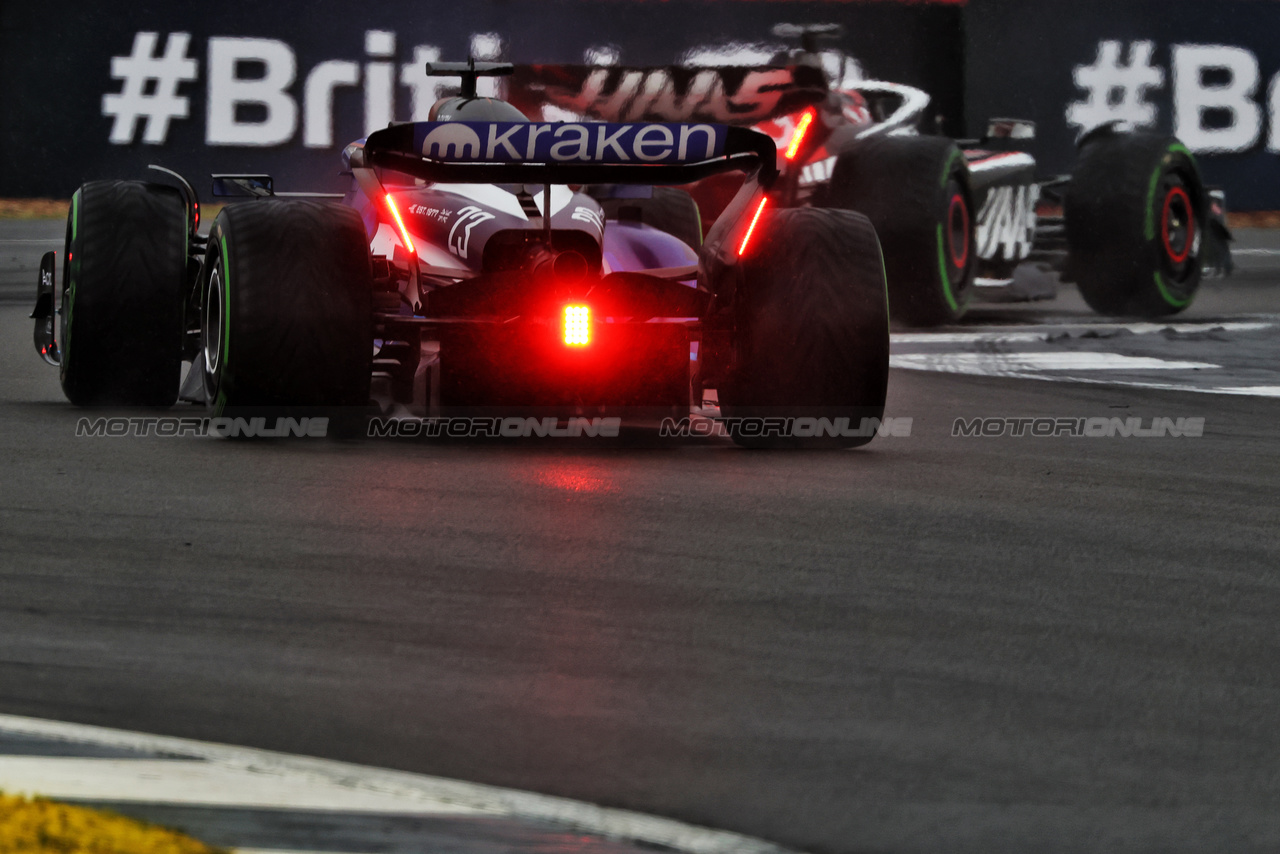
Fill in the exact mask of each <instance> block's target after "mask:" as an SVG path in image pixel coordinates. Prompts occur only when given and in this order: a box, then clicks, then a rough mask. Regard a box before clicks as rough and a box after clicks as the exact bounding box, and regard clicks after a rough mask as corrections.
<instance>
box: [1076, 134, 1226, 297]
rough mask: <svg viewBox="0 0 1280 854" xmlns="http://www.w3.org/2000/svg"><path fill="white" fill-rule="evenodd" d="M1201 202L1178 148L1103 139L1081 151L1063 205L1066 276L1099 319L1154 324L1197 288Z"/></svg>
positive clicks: (1159, 139)
mask: <svg viewBox="0 0 1280 854" xmlns="http://www.w3.org/2000/svg"><path fill="white" fill-rule="evenodd" d="M1207 209H1208V205H1207V200H1206V196H1205V192H1204V185H1203V184H1202V182H1201V179H1200V173H1199V170H1198V169H1197V168H1196V164H1195V160H1194V159H1193V158H1192V156H1191V152H1189V151H1188V150H1187V149H1186V147H1185V146H1183V145H1182V143H1180V142H1178V141H1177V140H1176V139H1174V138H1173V137H1168V136H1163V135H1161V134H1155V133H1103V134H1100V135H1098V136H1097V137H1095V138H1094V139H1092V140H1088V141H1086V142H1085V144H1084V148H1083V150H1082V151H1081V153H1080V161H1079V163H1078V164H1077V166H1076V171H1075V174H1074V175H1073V177H1072V179H1071V183H1070V184H1069V185H1068V187H1067V193H1066V197H1065V198H1064V200H1063V213H1064V215H1065V217H1066V231H1067V249H1068V252H1069V261H1068V270H1069V271H1070V273H1071V274H1072V276H1073V277H1074V278H1075V280H1076V284H1077V286H1078V287H1079V289H1080V295H1081V296H1082V297H1084V301H1085V302H1086V303H1088V304H1089V307H1090V308H1092V309H1093V310H1094V311H1097V312H1099V313H1101V314H1109V315H1133V316H1137V317H1159V316H1161V315H1168V314H1176V313H1177V312H1180V311H1182V310H1183V309H1185V308H1186V307H1187V306H1189V305H1190V304H1191V300H1192V298H1193V297H1194V296H1195V292H1196V289H1197V288H1199V286H1200V272H1201V265H1202V246H1203V244H1204V239H1203V238H1204V234H1205V229H1206V228H1207Z"/></svg>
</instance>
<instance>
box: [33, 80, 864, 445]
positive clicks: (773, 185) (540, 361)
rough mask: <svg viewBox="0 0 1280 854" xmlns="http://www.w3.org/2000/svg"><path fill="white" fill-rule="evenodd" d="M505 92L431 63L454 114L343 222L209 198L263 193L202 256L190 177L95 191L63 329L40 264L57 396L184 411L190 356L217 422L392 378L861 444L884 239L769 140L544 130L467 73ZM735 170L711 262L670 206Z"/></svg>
mask: <svg viewBox="0 0 1280 854" xmlns="http://www.w3.org/2000/svg"><path fill="white" fill-rule="evenodd" d="M511 71H512V67H511V66H510V65H506V64H499V63H477V62H474V61H472V62H470V63H466V64H462V63H456V64H454V63H435V64H433V65H429V66H428V73H431V74H436V75H448V76H458V77H461V79H462V83H463V86H462V94H461V95H460V96H459V97H456V98H450V99H444V100H442V101H441V102H439V103H437V104H436V106H435V107H434V108H433V110H432V113H431V116H430V119H431V120H430V121H427V122H420V123H413V124H400V125H392V126H390V127H388V128H386V129H384V130H380V131H377V132H375V133H373V134H371V135H370V136H369V137H368V138H367V139H365V140H361V141H358V142H356V143H353V144H352V145H349V146H348V147H347V148H346V149H345V150H344V152H343V155H342V156H343V163H344V167H345V169H346V170H347V171H348V172H349V173H350V174H351V176H352V185H351V188H350V190H349V192H347V193H346V195H345V197H343V198H342V199H341V202H340V203H335V201H334V200H331V199H314V198H279V197H273V196H276V195H277V194H275V193H274V190H273V186H272V181H271V179H270V178H269V177H268V176H265V175H222V176H215V181H214V187H215V193H216V194H228V193H240V194H244V195H248V196H251V197H253V198H252V200H251V201H245V202H243V203H237V204H229V205H228V206H227V207H226V208H224V209H223V210H222V212H221V213H219V215H218V217H217V219H216V220H215V222H214V223H213V225H212V228H211V229H210V231H209V233H208V236H207V237H205V236H202V235H201V234H200V232H199V231H198V230H197V229H198V224H199V203H198V200H197V198H196V194H195V192H194V190H193V189H192V187H191V185H190V184H189V183H188V182H187V181H186V180H184V179H182V178H181V177H180V176H177V175H175V174H174V173H169V172H167V171H166V170H161V173H162V174H164V175H165V176H166V179H167V180H168V181H170V182H171V184H172V186H170V185H168V184H162V183H144V182H139V181H96V182H92V183H88V184H85V185H83V186H81V187H80V189H79V190H78V191H77V192H76V193H75V195H74V196H73V198H72V205H71V211H70V215H69V218H68V223H67V238H66V255H65V263H64V265H63V270H62V284H61V288H60V292H61V300H60V303H61V311H55V305H54V303H55V286H54V282H55V278H56V277H55V269H54V265H55V259H54V257H53V253H49V254H48V255H46V257H45V259H44V261H43V263H42V265H41V280H40V285H39V290H38V295H37V306H36V310H35V312H34V314H33V316H34V317H35V318H36V333H35V338H36V346H37V349H38V350H39V351H40V353H41V354H42V355H43V356H44V358H45V359H46V360H47V361H49V362H50V363H52V364H56V365H58V366H59V368H60V371H61V379H62V387H63V389H64V391H65V393H66V395H67V397H68V398H69V399H70V400H71V402H72V403H75V404H77V405H85V406H89V405H126V406H161V407H163V406H169V405H171V404H173V403H174V402H175V400H176V399H177V398H178V397H179V393H180V389H179V377H180V373H181V369H182V363H183V362H184V361H187V362H190V363H191V368H190V370H189V372H188V377H187V381H186V382H185V383H184V384H183V387H182V389H181V396H182V397H183V398H184V399H190V400H194V401H203V402H204V403H206V405H207V406H208V407H209V409H210V410H211V412H212V414H213V415H215V416H225V417H231V416H250V415H255V416H256V415H265V416H271V415H275V416H277V417H278V416H280V415H286V414H291V413H304V412H315V411H317V410H319V411H320V412H326V411H332V410H333V409H335V408H345V407H354V408H358V409H363V408H364V407H365V406H366V404H367V403H368V401H369V399H370V390H371V378H373V377H375V376H377V377H380V378H381V381H380V383H379V384H380V385H384V386H389V388H390V393H391V396H392V397H393V398H394V400H395V402H396V403H398V404H400V405H401V406H402V407H404V408H405V409H406V410H407V411H414V410H412V409H410V407H413V406H414V405H416V406H417V407H418V408H417V410H416V411H418V412H421V413H424V414H427V413H429V414H433V415H434V414H448V413H456V412H462V413H473V414H474V413H476V412H488V413H494V414H496V415H499V416H503V417H504V418H502V419H499V421H498V422H494V423H500V424H501V425H502V426H501V429H503V430H505V428H506V424H507V421H506V420H505V417H507V416H511V417H513V418H514V419H515V422H514V426H517V427H518V426H519V425H520V417H519V416H528V417H534V416H538V417H541V416H544V415H545V416H548V417H550V416H554V417H555V418H565V417H571V416H580V417H581V416H596V415H609V414H613V413H621V415H623V416H626V417H642V418H645V419H648V420H651V419H652V418H653V417H654V416H663V417H671V418H672V419H673V420H677V423H679V422H680V421H683V422H684V423H685V424H686V425H687V424H688V421H687V419H689V417H690V413H691V406H692V407H699V406H701V405H702V403H703V399H704V390H705V389H708V388H714V389H716V391H717V392H718V403H719V410H718V412H714V414H715V415H717V416H718V417H720V418H721V423H722V425H728V429H727V430H726V431H725V432H728V433H729V435H731V436H732V437H733V439H734V440H735V441H737V442H738V443H739V444H744V445H755V446H852V445H859V444H863V443H865V442H867V441H869V440H870V439H871V437H873V436H874V435H875V433H876V425H878V424H879V419H880V418H881V417H882V415H883V411H884V400H885V387H886V382H887V375H888V346H889V339H888V308H887V299H886V292H885V278H884V273H883V265H882V260H881V254H880V248H879V245H878V243H877V241H876V236H875V232H874V229H873V228H872V226H871V224H870V222H868V220H867V218H866V217H864V216H862V215H861V214H857V213H853V212H851V211H846V210H827V209H824V208H821V207H818V206H813V205H806V206H804V207H797V206H795V204H794V196H795V194H794V192H793V191H792V190H790V189H788V188H787V187H786V185H783V186H781V187H780V186H779V185H778V169H777V166H776V148H775V145H774V143H773V141H772V140H771V139H769V138H768V137H767V136H765V135H764V134H761V133H758V132H756V131H753V130H750V129H746V128H740V127H728V126H726V125H723V124H719V123H713V122H693V123H680V122H674V123H643V122H613V123H599V122H560V123H551V122H530V121H529V120H528V119H527V118H526V117H525V116H524V115H523V114H521V113H520V112H519V111H518V110H517V109H515V108H514V107H513V106H511V105H510V104H508V103H505V102H503V101H500V100H497V99H492V98H482V97H477V94H476V83H477V78H479V77H482V76H486V75H506V74H509V73H510V72H511ZM730 171H734V172H739V173H743V174H744V175H745V179H743V178H738V179H736V181H737V183H738V184H739V185H740V186H738V187H737V189H736V191H735V193H734V195H733V198H732V200H731V201H730V202H729V203H728V204H727V205H726V206H725V209H724V210H723V212H722V213H721V215H720V216H719V217H718V218H717V219H716V221H715V222H714V224H713V225H711V227H710V229H709V231H708V233H707V236H706V240H705V243H704V241H703V239H702V238H703V235H702V229H701V226H700V223H699V219H698V211H697V208H696V206H695V204H694V202H693V200H692V199H691V198H690V197H689V195H688V194H687V193H683V192H681V191H678V190H673V189H670V188H669V185H680V184H689V183H691V182H697V181H699V180H702V179H705V178H708V177H710V176H714V175H719V174H721V173H725V172H730ZM279 195H284V194H279ZM291 195H300V194H291ZM301 195H305V194H301ZM655 217H657V218H659V219H661V220H663V222H664V228H657V227H654V226H653V225H652V224H647V223H646V222H645V221H644V220H646V219H649V220H653V219H654V218H655ZM55 325H56V326H58V329H57V330H56V331H55ZM388 405H389V406H391V405H393V404H388ZM539 423H543V422H541V421H540V422H539ZM553 423H554V420H553ZM699 423H705V422H699Z"/></svg>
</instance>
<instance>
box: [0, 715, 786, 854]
mask: <svg viewBox="0 0 1280 854" xmlns="http://www.w3.org/2000/svg"><path fill="white" fill-rule="evenodd" d="M0 731H3V732H7V733H10V734H14V735H22V736H28V737H34V738H43V739H54V740H58V741H65V742H76V743H82V744H93V745H98V746H104V747H113V748H118V749H123V750H133V751H140V752H144V753H149V754H169V755H175V756H182V757H195V758H196V759H198V760H203V761H192V760H190V759H170V760H163V759H161V760H151V759H138V760H128V759H127V760H117V759H101V760H96V759H75V758H71V759H70V760H69V761H65V762H64V761H63V760H66V759H67V757H42V758H38V759H36V760H35V761H36V762H40V763H45V764H46V765H47V770H43V771H41V770H38V769H37V768H35V767H33V766H31V765H29V764H28V762H29V760H31V759H32V758H31V757H30V756H3V757H0V781H10V780H12V782H0V787H4V788H10V787H11V786H12V787H13V788H14V789H21V790H28V791H29V790H32V789H35V788H36V787H35V786H33V785H31V783H30V782H28V783H23V784H20V785H14V783H17V781H18V778H20V777H22V776H23V775H24V774H29V775H31V777H30V778H28V779H39V780H43V781H44V782H45V783H46V784H47V785H48V786H49V787H51V788H59V789H60V790H61V791H62V792H63V794H62V795H61V796H62V797H72V796H73V795H71V794H69V792H72V791H74V792H77V793H78V794H76V795H75V797H78V798H80V799H83V800H103V801H110V800H121V799H122V795H121V792H122V791H130V789H129V788H127V787H126V788H122V786H121V784H120V778H119V777H118V776H113V773H112V772H114V771H117V770H122V769H119V768H115V767H113V763H131V762H136V763H141V765H140V769H141V771H140V772H134V773H132V774H130V775H129V776H128V777H127V781H128V786H131V787H133V788H132V789H131V790H132V791H133V792H135V793H137V794H141V793H142V792H143V791H144V790H145V791H146V792H147V793H148V794H149V793H151V792H155V794H156V795H157V796H158V797H157V798H156V799H155V800H153V801H150V802H152V803H179V804H183V805H190V804H192V803H193V802H192V801H191V800H187V799H180V800H175V799H178V798H183V795H184V793H186V795H187V796H189V797H193V796H194V795H193V794H192V793H193V792H194V791H195V789H194V788H190V787H194V786H195V785H196V783H197V781H198V779H200V778H201V775H203V779H204V780H205V781H206V782H208V783H210V784H211V786H213V788H212V789H211V790H210V791H211V792H213V793H217V792H222V795H221V797H223V798H239V799H241V800H243V799H244V798H246V797H248V796H249V795H248V794H246V793H252V792H258V793H259V796H261V797H266V795H265V794H262V793H263V792H265V791H266V789H267V787H268V786H269V784H271V783H272V782H274V783H276V784H278V785H279V787H280V788H279V789H278V792H277V794H275V795H272V797H277V798H280V799H289V798H292V799H296V800H298V801H304V802H305V801H306V800H307V799H313V800H312V801H311V802H313V803H334V804H335V805H336V803H337V796H338V795H339V794H340V793H345V794H346V795H347V796H349V797H350V801H342V806H341V807H340V808H341V809H344V810H345V809H353V808H354V807H352V806H351V805H352V804H364V805H366V807H365V808H366V809H375V807H373V806H372V805H373V804H375V803H376V804H378V805H379V806H378V807H376V809H378V810H387V811H390V812H404V811H406V810H408V811H410V812H416V813H417V814H419V815H421V814H435V815H444V814H450V813H452V814H454V815H464V814H467V815H473V816H476V815H483V816H485V817H493V818H507V819H513V820H521V819H524V820H529V821H534V822H549V823H552V824H555V825H560V826H562V827H564V828H566V829H572V830H574V831H578V832H581V833H587V834H593V835H596V836H602V837H605V838H608V839H615V840H624V841H629V842H638V843H643V844H646V845H654V846H661V847H666V848H672V849H675V850H677V851H683V852H688V853H689V854H789V851H788V849H785V848H782V847H781V846H778V845H775V844H773V843H771V842H766V841H764V840H761V839H754V838H752V837H749V836H742V835H740V834H736V833H730V832H728V831H722V830H712V829H709V828H703V827H695V826H693V825H689V824H684V823H682V822H678V821H673V820H671V819H665V818H658V817H656V816H649V815H644V814H641V813H636V812H630V811H627V810H619V809H611V808H607V807H601V806H597V805H595V804H589V803H584V802H582V801H574V800H569V799H568V798H557V797H552V796H549V795H539V794H535V793H533V792H522V791H518V790H515V789H503V788H499V787H497V786H486V785H483V784H479V783H467V782H463V781H460V780H450V779H446V778H443V777H431V776H428V775H425V774H411V773H408V772H404V771H391V770H386V769H381V768H371V767H368V766H362V765H354V764H350V763H346V762H336V761H333V760H328V759H316V758H312V757H308V756H293V755H290V754H284V753H275V752H273V751H268V750H257V749H253V748H244V747H233V746H230V745H225V744H214V743H211V742H203V741H192V740H188V739H182V738H171V737H168V736H155V735H148V734H146V733H137V732H128V731H124V730H115V729H106V728H103V727H95V726H87V725H83V724H70V723H62V722H58V721H47V720H41V719H38V718H28V717H21V716H17V715H0ZM88 763H106V764H103V765H90V764H88ZM157 765H163V766H177V767H176V768H171V770H168V771H166V770H165V769H163V768H157V767H154V766H157ZM196 765H203V766H206V767H205V769H204V770H200V771H197V770H196V769H195V768H194V767H193V766H196ZM95 768H96V769H98V770H93V769H95ZM77 774H79V775H81V776H80V777H79V778H78V780H77V777H76V775H77ZM151 774H158V775H160V776H158V777H150V776H148V775H151ZM237 775H239V776H240V777H241V778H242V779H243V781H244V782H243V787H242V788H239V790H238V791H237V786H236V784H234V783H233V780H234V778H235V777H236V776H237ZM157 780H159V781H163V782H164V783H165V785H160V784H159V783H158V782H157ZM184 787H188V788H184ZM254 787H257V788H254ZM41 794H54V792H51V791H42V792H41ZM215 796H217V795H216V794H211V795H209V797H215ZM331 798H332V799H334V800H327V799H331ZM201 803H204V804H208V803H210V801H208V800H205V801H201ZM213 803H214V805H218V804H219V803H220V802H217V801H214V802H213ZM222 803H225V801H224V802H222ZM257 803H258V805H261V803H260V802H257ZM383 805H386V806H383ZM335 808H337V807H336V806H335ZM242 854H246V853H245V852H242ZM272 854H282V852H278V851H277V852H272Z"/></svg>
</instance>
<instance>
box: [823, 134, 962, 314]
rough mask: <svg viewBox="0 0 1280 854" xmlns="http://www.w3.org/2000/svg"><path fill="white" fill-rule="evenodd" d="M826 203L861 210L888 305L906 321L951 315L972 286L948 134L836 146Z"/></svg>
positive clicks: (958, 162) (954, 151) (958, 160)
mask: <svg viewBox="0 0 1280 854" xmlns="http://www.w3.org/2000/svg"><path fill="white" fill-rule="evenodd" d="M825 204H827V205H829V206H831V207H839V208H846V209H848V210H855V211H858V212H859V213H862V214H865V215H866V216H867V218H868V219H870V220H871V224H872V225H873V226H875V230H876V234H877V235H878V236H879V238H880V245H881V247H882V249H883V251H884V263H885V271H886V273H887V275H888V278H889V311H890V313H891V314H892V315H893V318H894V320H897V321H901V322H903V323H905V324H907V325H909V326H938V325H940V324H944V323H952V322H954V321H956V320H958V319H959V318H960V316H961V315H962V314H964V312H965V309H966V307H967V306H968V302H969V299H970V297H971V296H972V291H973V279H974V271H975V269H976V265H977V253H976V252H975V251H974V223H975V222H976V218H975V216H974V215H973V194H972V192H971V189H970V182H969V171H968V165H967V164H966V162H965V159H964V155H963V154H962V153H961V151H960V149H959V148H958V147H957V146H956V144H955V142H954V141H952V140H950V139H946V138H943V137H937V136H874V137H868V138H866V139H861V140H858V141H857V142H855V143H854V144H853V145H852V146H851V147H850V148H849V149H847V150H846V151H844V152H843V153H841V155H840V158H839V160H837V161H836V166H835V170H834V172H833V173H832V177H831V185H830V188H829V190H828V196H827V198H826V200H825Z"/></svg>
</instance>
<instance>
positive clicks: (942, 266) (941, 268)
mask: <svg viewBox="0 0 1280 854" xmlns="http://www.w3.org/2000/svg"><path fill="white" fill-rule="evenodd" d="M938 277H939V279H940V280H941V282H942V295H943V296H944V297H946V298H947V305H948V306H950V307H951V310H952V311H959V310H960V306H959V304H958V303H956V297H955V294H953V293H951V275H950V274H949V273H948V272H947V252H946V246H945V241H944V238H943V235H942V223H938Z"/></svg>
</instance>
